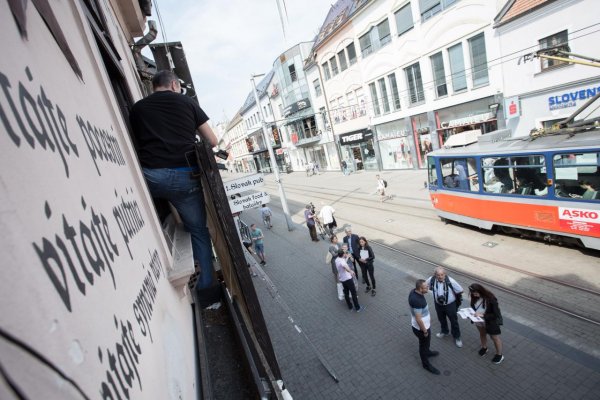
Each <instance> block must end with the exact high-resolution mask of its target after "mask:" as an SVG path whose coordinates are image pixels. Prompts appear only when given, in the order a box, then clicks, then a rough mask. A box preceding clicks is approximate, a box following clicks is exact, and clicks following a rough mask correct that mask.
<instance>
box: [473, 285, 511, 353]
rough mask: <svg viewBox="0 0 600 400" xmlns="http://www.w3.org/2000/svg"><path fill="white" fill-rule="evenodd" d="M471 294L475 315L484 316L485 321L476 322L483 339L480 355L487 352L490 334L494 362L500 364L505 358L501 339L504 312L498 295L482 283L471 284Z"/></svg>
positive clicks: (480, 337)
mask: <svg viewBox="0 0 600 400" xmlns="http://www.w3.org/2000/svg"><path fill="white" fill-rule="evenodd" d="M469 294H470V296H471V308H472V309H473V310H474V311H475V316H476V317H480V318H483V320H484V322H476V323H475V326H477V329H478V330H479V339H480V340H481V349H479V356H481V357H483V356H485V355H486V354H487V351H488V349H487V335H490V337H491V338H492V342H494V347H496V355H495V356H494V358H492V362H493V363H494V364H500V363H501V362H502V361H503V360H504V356H503V355H502V341H501V340H500V333H501V331H500V325H502V314H501V313H500V307H498V300H497V299H496V296H494V294H493V293H492V292H490V291H489V290H487V289H486V288H484V287H483V286H482V285H480V284H478V283H473V284H471V285H470V286H469Z"/></svg>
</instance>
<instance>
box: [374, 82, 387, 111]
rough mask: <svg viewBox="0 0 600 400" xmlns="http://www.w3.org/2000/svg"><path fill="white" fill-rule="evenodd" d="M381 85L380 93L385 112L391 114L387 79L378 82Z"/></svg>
mask: <svg viewBox="0 0 600 400" xmlns="http://www.w3.org/2000/svg"><path fill="white" fill-rule="evenodd" d="M377 83H378V84H379V92H380V93H381V102H382V104H383V112H384V113H389V112H390V99H388V92H387V88H386V87H385V79H383V78H381V79H379V80H378V81H377Z"/></svg>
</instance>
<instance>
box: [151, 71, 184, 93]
mask: <svg viewBox="0 0 600 400" xmlns="http://www.w3.org/2000/svg"><path fill="white" fill-rule="evenodd" d="M173 81H177V82H179V78H178V77H177V75H175V72H172V71H169V70H168V69H163V70H162V71H158V72H157V73H156V74H154V77H153V78H152V87H153V88H154V89H156V88H159V87H168V86H169V85H170V84H171V82H173Z"/></svg>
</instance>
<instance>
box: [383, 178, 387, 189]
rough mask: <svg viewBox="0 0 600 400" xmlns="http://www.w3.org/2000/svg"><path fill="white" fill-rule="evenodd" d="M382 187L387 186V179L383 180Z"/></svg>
mask: <svg viewBox="0 0 600 400" xmlns="http://www.w3.org/2000/svg"><path fill="white" fill-rule="evenodd" d="M383 187H384V188H386V187H387V181H386V180H384V181H383Z"/></svg>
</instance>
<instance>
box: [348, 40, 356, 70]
mask: <svg viewBox="0 0 600 400" xmlns="http://www.w3.org/2000/svg"><path fill="white" fill-rule="evenodd" d="M346 52H347V53H348V64H350V65H353V64H355V63H356V49H355V48H354V42H352V43H350V44H349V45H348V46H346Z"/></svg>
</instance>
